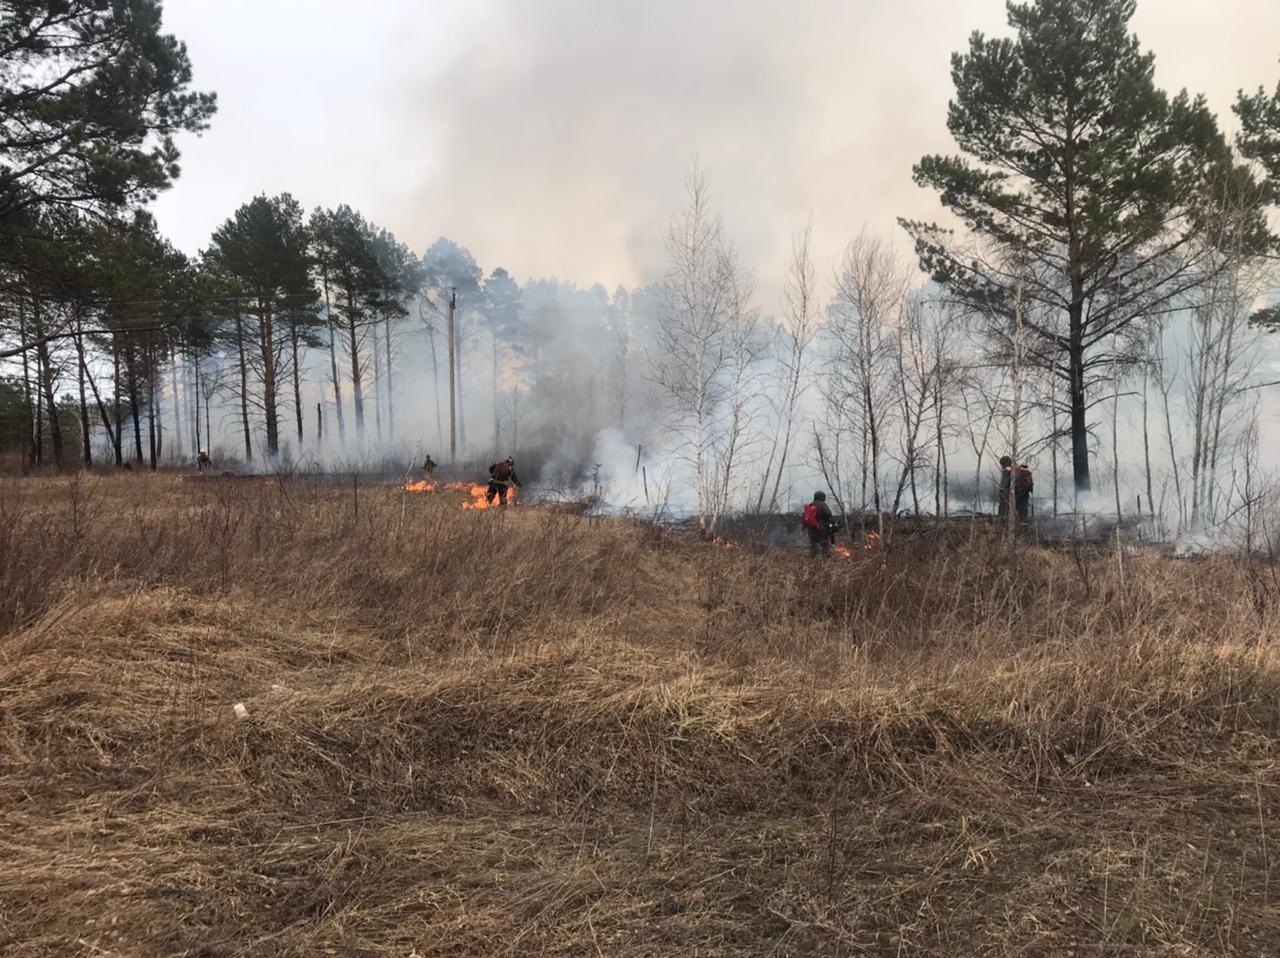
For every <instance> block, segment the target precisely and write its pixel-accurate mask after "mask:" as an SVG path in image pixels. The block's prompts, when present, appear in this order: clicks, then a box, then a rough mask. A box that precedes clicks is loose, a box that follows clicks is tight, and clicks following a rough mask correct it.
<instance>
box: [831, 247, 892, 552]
mask: <svg viewBox="0 0 1280 958" xmlns="http://www.w3.org/2000/svg"><path fill="white" fill-rule="evenodd" d="M908 276H909V273H908V270H907V268H906V267H905V265H904V264H903V262H902V260H901V259H900V258H899V257H898V256H897V255H896V254H895V253H894V252H893V250H892V248H891V247H890V246H889V245H888V244H887V243H885V242H884V241H882V240H880V239H878V238H875V237H872V236H870V235H868V234H867V233H865V232H864V233H862V234H861V235H860V236H859V237H858V238H857V239H855V240H853V242H851V243H850V244H849V245H848V247H846V249H845V252H844V257H843V259H842V261H841V265H840V268H839V271H838V272H837V275H836V283H835V287H836V291H835V297H834V299H833V300H832V303H831V307H830V309H829V321H828V323H827V329H828V332H829V335H830V336H831V339H832V344H831V345H832V350H831V354H830V358H829V361H828V368H827V373H826V376H825V378H824V390H823V392H824V399H825V401H826V403H827V406H828V419H829V420H834V423H835V425H836V428H838V429H840V430H841V431H845V430H848V429H850V428H852V429H853V430H854V431H856V432H858V433H861V439H862V444H863V447H864V455H863V457H862V475H863V477H864V480H863V482H864V488H865V485H866V482H867V480H868V479H869V481H870V485H871V501H872V504H873V506H874V509H875V513H876V525H877V528H878V530H879V532H880V534H881V535H882V536H883V534H884V531H885V530H884V513H885V509H886V506H887V505H888V503H887V501H886V495H885V490H884V481H883V479H884V477H883V472H882V468H883V462H884V456H885V442H886V438H887V436H888V434H889V429H890V423H891V418H892V416H893V413H894V410H895V407H896V406H897V405H898V400H899V389H898V379H899V377H898V375H897V359H896V356H897V352H898V333H897V329H898V327H899V325H900V324H901V322H902V321H903V316H904V313H905V311H906V309H907V298H908V297H907V290H908ZM845 445H847V443H846V444H845ZM863 501H864V507H865V502H866V497H865V493H864V497H863Z"/></svg>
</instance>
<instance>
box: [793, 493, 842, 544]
mask: <svg viewBox="0 0 1280 958" xmlns="http://www.w3.org/2000/svg"><path fill="white" fill-rule="evenodd" d="M800 523H801V525H803V526H804V528H805V531H806V532H808V533H809V555H811V556H814V557H816V556H817V555H818V554H819V553H821V554H822V555H823V556H826V557H830V555H831V546H832V545H833V544H834V543H835V541H836V528H837V525H836V520H835V516H833V515H832V514H831V507H830V506H829V505H827V494H826V493H825V492H822V491H818V492H815V493H814V494H813V502H810V503H806V504H805V507H804V512H803V513H802V515H801V517H800Z"/></svg>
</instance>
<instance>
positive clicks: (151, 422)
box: [147, 346, 160, 470]
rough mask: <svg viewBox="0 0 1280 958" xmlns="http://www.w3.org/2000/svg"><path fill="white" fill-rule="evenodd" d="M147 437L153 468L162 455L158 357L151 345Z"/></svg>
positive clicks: (148, 349) (149, 354)
mask: <svg viewBox="0 0 1280 958" xmlns="http://www.w3.org/2000/svg"><path fill="white" fill-rule="evenodd" d="M147 371H148V373H149V374H150V375H148V376H147V438H148V440H149V442H150V453H151V456H150V463H151V468H152V469H153V470H154V469H155V468H156V464H157V460H158V459H159V456H160V445H159V435H158V433H157V432H156V359H155V353H154V352H153V351H152V348H151V347H150V346H148V347H147Z"/></svg>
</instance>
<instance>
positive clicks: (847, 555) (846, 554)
mask: <svg viewBox="0 0 1280 958" xmlns="http://www.w3.org/2000/svg"><path fill="white" fill-rule="evenodd" d="M831 551H832V552H834V553H835V554H836V555H838V556H839V557H840V558H841V559H852V558H853V553H852V552H850V551H849V547H848V546H836V547H835V548H834V549H832V550H831Z"/></svg>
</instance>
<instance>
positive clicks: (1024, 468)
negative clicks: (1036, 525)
mask: <svg viewBox="0 0 1280 958" xmlns="http://www.w3.org/2000/svg"><path fill="white" fill-rule="evenodd" d="M1035 488H1036V483H1035V479H1034V477H1033V476H1032V475H1031V467H1030V466H1028V465H1027V464H1026V463H1025V462H1024V463H1022V464H1021V465H1019V466H1018V468H1017V469H1015V470H1014V471H1013V506H1014V508H1015V509H1017V510H1018V521H1019V522H1026V521H1027V520H1028V519H1030V518H1031V493H1032V492H1034V491H1035Z"/></svg>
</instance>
